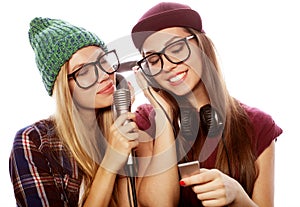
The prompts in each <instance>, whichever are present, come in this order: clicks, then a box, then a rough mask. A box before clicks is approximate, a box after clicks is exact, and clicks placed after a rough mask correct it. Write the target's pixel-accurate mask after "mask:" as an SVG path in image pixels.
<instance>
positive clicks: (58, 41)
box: [28, 17, 107, 96]
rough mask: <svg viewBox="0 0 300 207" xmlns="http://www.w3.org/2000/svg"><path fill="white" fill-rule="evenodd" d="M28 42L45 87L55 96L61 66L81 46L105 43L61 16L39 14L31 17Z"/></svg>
mask: <svg viewBox="0 0 300 207" xmlns="http://www.w3.org/2000/svg"><path fill="white" fill-rule="evenodd" d="M28 34H29V41H30V44H31V47H32V48H33V50H34V53H35V61H36V64H37V67H38V69H39V71H40V73H41V75H42V80H43V83H44V85H45V88H46V90H47V92H48V94H49V96H52V92H53V86H54V83H55V80H56V77H57V75H58V73H59V71H60V69H61V67H62V66H63V65H64V64H65V63H66V62H67V61H68V60H69V59H70V58H71V56H72V55H73V54H74V53H75V52H76V51H77V50H79V49H81V48H83V47H86V46H91V45H95V46H99V47H101V48H102V49H103V50H104V51H107V48H106V45H105V44H104V42H103V41H102V40H100V39H99V37H97V36H96V35H95V34H93V33H91V32H89V31H87V30H86V29H84V28H81V27H76V26H74V25H71V24H69V23H68V22H65V21H62V20H59V19H50V18H41V17H37V18H34V19H33V20H31V22H30V29H29V32H28Z"/></svg>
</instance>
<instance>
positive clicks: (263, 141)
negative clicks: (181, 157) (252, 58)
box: [135, 103, 282, 206]
mask: <svg viewBox="0 0 300 207" xmlns="http://www.w3.org/2000/svg"><path fill="white" fill-rule="evenodd" d="M241 106H242V107H243V108H244V109H245V111H246V112H247V114H248V116H249V118H250V121H251V122H252V124H253V127H254V136H253V140H252V143H253V145H254V146H255V156H256V158H258V157H259V155H260V154H261V153H262V152H263V151H264V150H265V149H266V148H267V147H268V146H269V145H270V144H271V143H272V141H273V140H276V139H277V137H278V136H279V135H280V134H281V133H282V129H281V128H280V127H279V126H277V125H276V123H275V122H274V120H273V119H272V117H271V116H270V115H269V114H267V113H265V112H263V111H261V110H259V109H258V108H254V107H250V106H247V105H245V104H242V103H241ZM135 114H136V123H137V125H138V127H139V128H140V129H141V130H145V131H146V132H148V133H149V134H150V135H153V134H155V131H154V130H155V124H154V116H155V113H154V112H153V108H152V106H151V105H150V104H143V105H141V106H139V107H138V108H137V110H136V112H135ZM254 146H253V147H254ZM216 155H217V148H216V150H215V151H214V152H213V153H212V154H211V155H210V156H209V158H208V159H207V160H205V162H203V163H201V166H202V167H205V168H207V169H211V168H214V166H215V162H216ZM186 190H187V189H185V190H184V191H186ZM188 191H189V192H190V193H191V194H190V195H188V194H187V192H185V193H184V194H182V196H184V198H181V201H184V202H183V203H184V204H181V205H180V206H195V204H194V203H191V202H192V200H194V199H193V198H195V194H194V192H193V191H192V190H191V189H190V190H188ZM194 201H195V200H194ZM199 204H200V206H201V202H200V201H199V202H197V206H199Z"/></svg>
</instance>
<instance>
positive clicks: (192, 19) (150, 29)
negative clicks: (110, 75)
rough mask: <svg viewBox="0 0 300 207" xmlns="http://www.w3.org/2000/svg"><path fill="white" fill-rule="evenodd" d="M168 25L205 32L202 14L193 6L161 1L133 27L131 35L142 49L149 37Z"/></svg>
mask: <svg viewBox="0 0 300 207" xmlns="http://www.w3.org/2000/svg"><path fill="white" fill-rule="evenodd" d="M168 27H190V28H193V29H195V30H198V31H199V32H204V31H203V30H202V21H201V17H200V15H199V14H198V13H197V12H196V11H194V10H192V9H191V7H189V6H187V5H185V4H179V3H173V2H161V3H159V4H157V5H155V6H154V7H152V8H151V9H149V10H148V11H147V12H146V13H145V14H144V15H143V16H142V17H141V18H140V19H139V21H138V23H137V24H136V25H135V26H134V27H133V29H132V31H131V36H132V40H133V42H134V45H135V47H136V48H138V49H141V47H142V45H143V43H144V41H145V40H146V38H147V37H149V36H150V35H151V34H153V33H154V32H156V31H159V30H162V29H165V28H168Z"/></svg>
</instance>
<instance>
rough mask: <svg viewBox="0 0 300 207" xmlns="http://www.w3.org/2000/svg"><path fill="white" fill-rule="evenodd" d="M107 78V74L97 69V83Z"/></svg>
mask: <svg viewBox="0 0 300 207" xmlns="http://www.w3.org/2000/svg"><path fill="white" fill-rule="evenodd" d="M108 78H109V74H107V73H106V72H104V71H102V70H99V69H98V83H102V82H103V81H105V80H107V79H108Z"/></svg>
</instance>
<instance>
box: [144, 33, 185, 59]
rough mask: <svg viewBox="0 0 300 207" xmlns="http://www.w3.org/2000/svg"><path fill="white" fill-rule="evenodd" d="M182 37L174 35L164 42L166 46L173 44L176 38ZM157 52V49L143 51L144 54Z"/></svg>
mask: <svg viewBox="0 0 300 207" xmlns="http://www.w3.org/2000/svg"><path fill="white" fill-rule="evenodd" d="M181 38H182V37H180V36H174V37H172V38H171V39H169V40H168V41H166V42H165V43H164V47H166V46H168V45H169V44H171V43H172V42H174V40H176V39H181ZM155 52H157V51H154V50H149V51H147V52H146V53H145V52H143V54H144V55H148V54H151V53H155Z"/></svg>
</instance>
